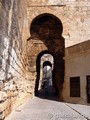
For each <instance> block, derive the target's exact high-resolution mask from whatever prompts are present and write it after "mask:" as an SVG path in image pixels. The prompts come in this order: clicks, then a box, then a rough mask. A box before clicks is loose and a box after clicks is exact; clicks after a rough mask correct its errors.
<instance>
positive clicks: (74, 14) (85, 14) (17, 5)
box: [0, 0, 90, 118]
mask: <svg viewBox="0 0 90 120" xmlns="http://www.w3.org/2000/svg"><path fill="white" fill-rule="evenodd" d="M46 54H48V55H51V56H52V57H53V59H54V62H53V64H54V68H53V77H52V79H53V85H54V86H53V87H54V89H55V91H56V93H57V95H58V97H59V100H60V101H65V102H70V103H80V104H88V103H90V67H89V66H90V62H89V61H90V1H89V0H1V1H0V106H1V107H0V113H1V118H4V117H5V116H6V115H7V114H8V113H9V112H10V111H11V110H12V108H13V107H15V106H17V105H19V104H20V103H22V101H23V102H24V101H25V99H26V98H27V97H29V96H31V97H33V96H34V95H38V88H39V81H40V79H41V78H40V77H41V67H40V66H41V61H42V57H43V56H45V55H46ZM47 59H48V58H47ZM47 59H46V60H47ZM50 62H51V60H50ZM51 64H52V62H51Z"/></svg>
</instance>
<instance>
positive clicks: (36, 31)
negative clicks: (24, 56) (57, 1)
mask: <svg viewBox="0 0 90 120" xmlns="http://www.w3.org/2000/svg"><path fill="white" fill-rule="evenodd" d="M62 32H63V26H62V22H61V21H60V20H59V18H57V17H56V16H54V15H52V14H49V13H44V14H41V15H39V16H37V17H35V18H34V19H33V21H32V23H31V26H30V34H31V37H30V38H29V39H28V40H29V42H30V44H31V47H30V48H29V51H30V52H29V61H31V63H33V65H31V67H32V68H33V67H35V66H36V71H35V73H36V85H35V95H38V86H39V80H40V59H41V56H42V55H43V54H51V55H52V56H53V57H54V74H53V76H54V78H53V79H54V88H55V91H56V93H57V95H58V96H59V98H60V99H61V98H62V97H61V95H62V89H63V87H62V86H63V82H64V60H63V57H64V54H65V44H64V38H63V37H62Z"/></svg>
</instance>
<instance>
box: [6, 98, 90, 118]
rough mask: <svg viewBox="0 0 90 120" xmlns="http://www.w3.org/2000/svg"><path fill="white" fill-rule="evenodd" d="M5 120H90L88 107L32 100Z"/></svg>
mask: <svg viewBox="0 0 90 120" xmlns="http://www.w3.org/2000/svg"><path fill="white" fill-rule="evenodd" d="M5 120H90V106H85V105H78V104H69V103H63V102H58V101H53V100H47V99H41V98H37V97H35V98H33V99H30V100H28V101H27V102H26V103H25V104H24V105H22V106H20V107H18V108H17V109H16V110H15V111H13V112H12V113H11V114H10V115H9V116H8V117H7V118H6V119H5Z"/></svg>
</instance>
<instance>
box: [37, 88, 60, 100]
mask: <svg viewBox="0 0 90 120" xmlns="http://www.w3.org/2000/svg"><path fill="white" fill-rule="evenodd" d="M37 97H39V98H41V99H48V100H53V101H59V99H58V97H57V94H56V93H55V91H54V90H53V88H52V87H48V88H44V89H41V90H39V91H38V95H37Z"/></svg>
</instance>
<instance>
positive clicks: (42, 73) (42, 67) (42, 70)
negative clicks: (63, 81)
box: [35, 51, 55, 97]
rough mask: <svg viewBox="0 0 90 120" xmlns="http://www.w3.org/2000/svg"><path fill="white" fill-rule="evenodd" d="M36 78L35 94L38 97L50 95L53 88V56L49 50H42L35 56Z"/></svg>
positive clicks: (52, 92) (52, 93)
mask: <svg viewBox="0 0 90 120" xmlns="http://www.w3.org/2000/svg"><path fill="white" fill-rule="evenodd" d="M36 67H37V80H36V86H35V94H36V95H38V96H40V97H45V96H46V94H45V93H46V91H47V93H48V94H47V97H52V95H54V93H55V89H54V84H53V82H54V56H53V54H51V53H50V52H49V51H42V52H41V53H39V55H38V57H37V63H36Z"/></svg>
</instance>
